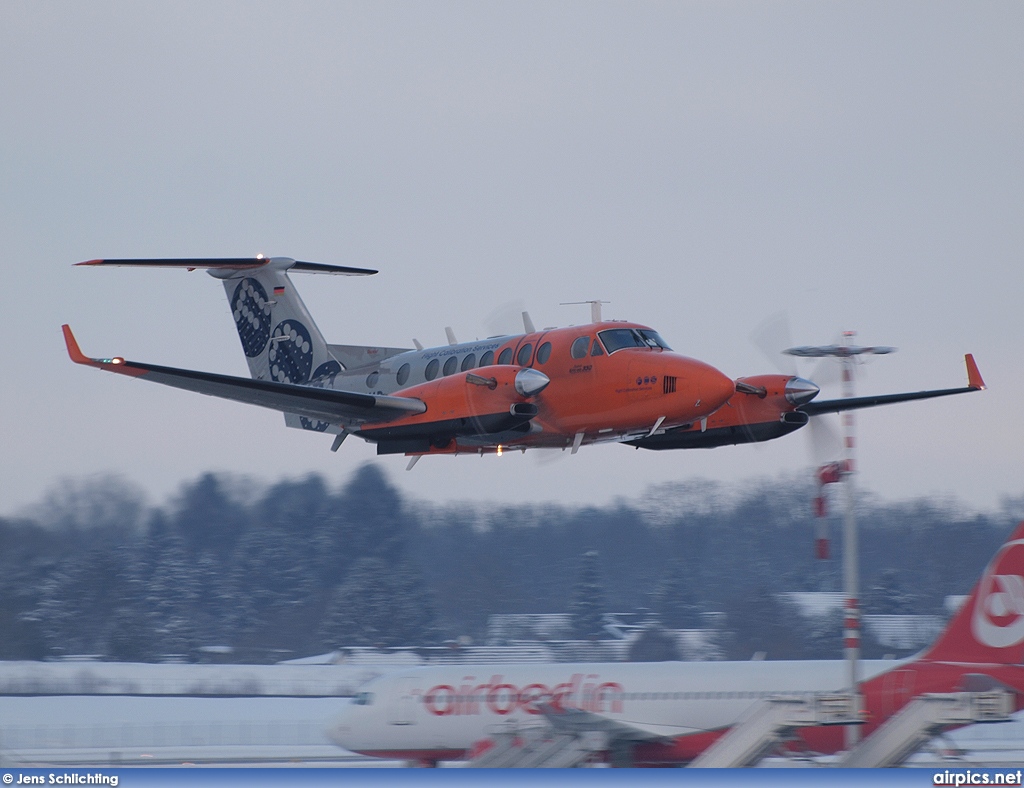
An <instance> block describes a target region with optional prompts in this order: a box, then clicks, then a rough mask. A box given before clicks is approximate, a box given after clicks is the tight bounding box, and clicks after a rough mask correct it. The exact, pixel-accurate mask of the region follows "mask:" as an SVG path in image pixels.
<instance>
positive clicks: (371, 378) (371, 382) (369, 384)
mask: <svg viewBox="0 0 1024 788" xmlns="http://www.w3.org/2000/svg"><path fill="white" fill-rule="evenodd" d="M379 377H380V374H379V373H378V372H371V373H370V374H369V375H367V376H366V388H368V389H372V388H373V387H374V386H376V385H377V378H379Z"/></svg>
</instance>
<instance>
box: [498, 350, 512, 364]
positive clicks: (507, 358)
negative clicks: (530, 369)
mask: <svg viewBox="0 0 1024 788" xmlns="http://www.w3.org/2000/svg"><path fill="white" fill-rule="evenodd" d="M498 363H499V364H511V363H512V348H510V347H507V348H505V349H504V350H503V351H501V355H499V356H498Z"/></svg>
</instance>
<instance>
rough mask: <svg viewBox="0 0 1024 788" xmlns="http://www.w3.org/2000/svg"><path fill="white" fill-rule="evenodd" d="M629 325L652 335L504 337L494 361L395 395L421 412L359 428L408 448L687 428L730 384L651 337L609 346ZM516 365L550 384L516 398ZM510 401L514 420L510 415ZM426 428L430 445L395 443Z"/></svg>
mask: <svg viewBox="0 0 1024 788" xmlns="http://www.w3.org/2000/svg"><path fill="white" fill-rule="evenodd" d="M630 329H636V330H638V331H647V332H649V331H650V329H647V328H646V327H644V326H641V325H639V324H635V323H625V322H604V323H595V324H591V325H587V326H579V327H569V328H558V329H551V330H547V331H537V332H534V333H531V334H524V335H520V336H515V337H502V338H501V339H500V340H497V342H496V343H495V344H497V347H496V349H495V350H494V351H493V359H494V360H495V361H496V362H498V363H494V364H491V365H489V366H486V367H475V368H472V369H469V370H467V371H465V372H462V371H459V372H454V373H453V374H450V375H448V376H445V377H439V378H437V379H435V380H431V381H427V382H424V383H419V384H416V385H413V386H410V387H407V388H404V389H401V390H399V391H396V392H394V393H395V394H397V395H399V396H408V397H415V398H417V399H420V400H422V401H423V402H425V403H426V404H427V410H426V412H425V413H422V414H416V415H410V416H407V417H404V418H401V419H399V420H395V421H391V422H389V423H388V424H387V425H386V426H384V427H380V426H378V425H373V426H372V427H368V428H365V429H364V430H362V431H361V432H362V434H363V436H364V437H367V438H369V439H370V440H377V441H378V442H379V444H382V443H387V442H388V441H389V440H392V439H393V440H396V441H399V443H396V444H395V446H396V450H402V451H406V452H408V453H455V452H461V451H473V452H477V451H495V450H497V449H498V448H499V446H500V447H512V448H520V447H523V448H525V447H562V448H564V447H566V446H573V445H581V444H588V443H595V442H598V441H606V440H607V441H613V440H614V441H619V440H623V439H624V438H626V437H630V436H642V435H647V434H649V433H650V432H651V431H658V432H660V431H662V430H664V429H667V428H672V427H679V426H682V425H687V424H693V423H695V422H699V421H700V420H701V419H704V418H707V417H708V416H710V415H711V414H713V413H714V412H715V411H717V410H718V409H719V408H721V407H722V406H723V405H724V404H725V403H726V402H727V401H728V400H729V398H730V397H732V395H733V393H734V392H735V386H734V384H733V381H732V380H730V379H729V378H728V377H726V376H725V375H724V374H722V373H721V372H719V371H718V370H717V369H715V368H714V367H712V366H710V365H708V364H705V363H704V362H701V361H697V360H695V359H692V358H688V357H686V356H682V355H679V354H678V353H675V352H672V351H671V350H668V349H667V348H665V347H661V346H657V345H655V344H653V343H652V344H649V345H647V346H626V347H618V348H615V346H614V343H612V342H611V341H610V340H611V338H612V337H618V338H621V337H623V336H628V330H630ZM624 330H625V332H624ZM608 331H611V332H615V331H618V332H619V333H618V334H611V335H610V334H607V333H605V332H608ZM599 333H600V334H602V337H603V338H599V336H598V335H599ZM605 340H608V341H607V344H608V347H606V342H605ZM498 343H500V344H498ZM425 352H428V351H425ZM399 360H400V359H396V360H395V361H399ZM396 366H397V364H396ZM522 369H533V370H537V371H538V372H541V373H543V375H544V376H546V377H547V378H548V379H549V380H550V383H549V384H547V385H546V386H545V387H544V388H543V390H541V391H540V392H538V393H536V394H534V395H532V396H524V395H523V393H521V391H519V390H517V389H516V376H517V374H518V373H519V372H520V371H521V370H522ZM516 406H519V409H520V411H521V416H520V418H519V419H517V418H516V417H515V415H514V414H512V413H511V411H512V410H514V409H515V407H516ZM506 416H511V418H505V417H506ZM517 422H518V423H517ZM431 425H434V426H433V427H432V426H431ZM435 427H436V430H435V431H434V432H431V430H432V429H435ZM427 434H429V435H430V445H429V447H423V446H420V447H419V450H416V444H415V442H411V443H403V442H401V439H402V438H403V436H405V437H408V436H416V437H417V438H418V439H422V438H421V437H420V436H422V435H427Z"/></svg>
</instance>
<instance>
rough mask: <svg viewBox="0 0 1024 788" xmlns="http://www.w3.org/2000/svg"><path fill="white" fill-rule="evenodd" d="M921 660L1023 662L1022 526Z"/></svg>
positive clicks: (1023, 527) (1001, 550) (1018, 527)
mask: <svg viewBox="0 0 1024 788" xmlns="http://www.w3.org/2000/svg"><path fill="white" fill-rule="evenodd" d="M921 658H922V659H924V660H930V661H935V662H975V663H992V664H1001V665H1020V664H1021V663H1022V661H1024V522H1022V523H1020V524H1019V525H1018V526H1017V528H1016V530H1014V532H1013V533H1012V534H1011V535H1010V537H1009V538H1008V539H1007V540H1006V541H1005V542H1004V543H1003V546H1002V547H1000V548H999V550H998V551H997V552H996V554H995V557H994V558H993V559H992V560H991V561H990V562H989V565H988V566H987V567H985V571H984V572H983V573H982V575H981V580H979V581H978V583H977V585H975V586H974V590H973V591H971V595H970V596H969V597H968V598H967V601H966V602H964V604H963V606H962V607H961V608H960V610H958V611H957V613H956V615H954V616H953V618H952V619H951V620H950V622H949V625H948V626H947V627H946V630H945V631H944V632H943V633H942V634H941V635H940V636H939V639H938V640H937V641H935V644H934V645H933V646H932V647H931V648H929V649H928V650H927V651H926V652H925V653H924V654H923V655H922V657H921Z"/></svg>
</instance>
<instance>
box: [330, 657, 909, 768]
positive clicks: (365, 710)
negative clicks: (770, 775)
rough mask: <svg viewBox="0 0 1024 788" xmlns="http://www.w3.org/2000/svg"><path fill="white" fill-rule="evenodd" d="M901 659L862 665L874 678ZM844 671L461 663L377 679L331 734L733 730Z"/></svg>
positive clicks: (421, 746) (360, 737)
mask: <svg viewBox="0 0 1024 788" xmlns="http://www.w3.org/2000/svg"><path fill="white" fill-rule="evenodd" d="M896 664H897V663H896V662H893V661H866V662H862V663H861V665H862V671H863V673H862V675H863V678H864V679H869V678H871V677H873V676H875V675H877V674H879V673H882V672H884V671H886V670H889V669H891V668H892V667H893V666H894V665H896ZM844 670H845V663H843V662H839V661H799V662H782V661H778V662H774V661H763V662H657V663H589V664H588V663H584V664H542V665H529V664H525V665H522V664H521V665H491V666H488V665H477V666H460V665H452V666H445V667H436V668H423V669H418V670H415V671H409V672H403V673H401V674H396V675H392V676H388V677H385V678H382V679H379V680H378V681H375V682H373V683H371V684H370V685H368V686H367V690H368V692H366V693H363V694H362V695H361V696H360V697H358V698H357V699H356V700H355V701H354V702H353V703H352V704H351V705H350V706H349V707H348V708H347V709H346V710H345V712H344V713H343V715H342V716H341V718H340V719H339V720H338V721H337V723H336V724H335V725H334V726H333V727H332V728H331V729H330V734H331V737H332V738H333V740H334V741H335V742H337V743H338V744H340V745H341V746H343V747H345V748H346V749H349V750H353V751H356V752H367V753H373V754H383V753H387V752H396V753H411V752H453V751H466V750H469V749H470V748H472V747H473V745H474V744H475V743H477V742H479V741H480V740H482V739H484V738H486V737H488V736H489V735H490V734H493V733H496V732H499V731H500V730H501V729H502V728H512V727H519V726H523V725H525V724H529V723H531V722H535V723H536V724H538V725H539V724H543V721H544V717H543V715H542V714H541V712H540V709H539V708H538V705H539V704H542V703H548V704H551V705H552V706H555V707H559V708H562V709H578V710H581V711H584V712H589V713H591V714H594V715H597V716H599V717H601V718H603V720H607V721H609V722H611V723H614V724H615V727H616V728H618V729H620V730H624V729H625V728H629V729H632V730H634V731H635V732H636V734H637V736H636V738H649V739H652V738H655V737H662V736H664V737H675V736H686V735H691V734H695V733H700V732H703V731H710V730H716V729H720V728H724V727H728V726H730V725H733V724H734V723H735V722H736V721H737V720H738V719H739V718H740V716H741V715H742V714H743V713H744V712H745V711H746V710H747V709H748V708H750V706H751V705H752V704H753V703H755V702H756V701H757V700H759V699H762V698H766V697H770V696H777V695H792V694H801V693H812V692H831V691H838V690H840V689H842V688H843V686H844V683H845V681H844V675H845V674H844Z"/></svg>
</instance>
